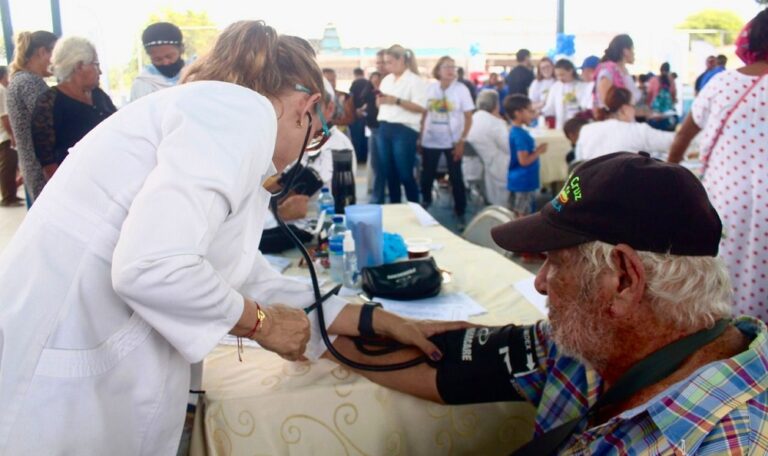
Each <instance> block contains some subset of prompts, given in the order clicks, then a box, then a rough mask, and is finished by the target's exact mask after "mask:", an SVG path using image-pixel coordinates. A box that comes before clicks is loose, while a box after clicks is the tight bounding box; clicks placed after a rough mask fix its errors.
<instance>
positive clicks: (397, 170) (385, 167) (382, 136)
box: [376, 122, 419, 203]
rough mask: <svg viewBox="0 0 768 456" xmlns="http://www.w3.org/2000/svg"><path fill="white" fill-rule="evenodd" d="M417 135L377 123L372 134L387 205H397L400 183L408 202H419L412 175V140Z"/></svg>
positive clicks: (400, 125)
mask: <svg viewBox="0 0 768 456" xmlns="http://www.w3.org/2000/svg"><path fill="white" fill-rule="evenodd" d="M418 137H419V133H418V132H416V130H413V129H411V128H408V127H406V126H405V125H403V124H398V123H389V122H381V123H380V124H379V131H378V132H377V134H376V139H377V141H376V148H377V151H376V153H377V154H378V155H377V161H378V163H377V165H378V167H379V169H380V170H381V171H382V175H383V176H386V182H387V188H388V189H389V202H390V203H399V202H400V199H401V192H400V184H401V183H402V185H403V187H405V196H406V198H408V201H411V202H414V203H418V202H419V186H418V184H417V183H416V177H415V176H414V165H415V163H416V140H417V139H418Z"/></svg>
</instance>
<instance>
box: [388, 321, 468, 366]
mask: <svg viewBox="0 0 768 456" xmlns="http://www.w3.org/2000/svg"><path fill="white" fill-rule="evenodd" d="M472 326H475V325H473V324H472V323H469V322H466V321H431V320H408V319H405V318H402V317H399V316H397V315H395V314H392V313H389V312H386V311H384V310H382V309H379V308H377V309H374V311H373V330H374V332H375V333H376V334H378V335H381V336H385V337H388V338H390V339H394V340H396V341H398V342H400V343H402V344H405V345H412V346H415V347H417V348H418V349H419V350H421V351H422V352H424V353H425V354H426V355H427V356H428V357H429V358H430V359H432V360H434V361H439V360H440V359H441V358H442V357H443V354H442V353H441V352H440V350H438V348H437V346H436V345H435V344H433V343H432V342H430V341H429V339H428V337H431V336H434V335H435V334H439V333H442V332H446V331H452V330H456V329H464V328H469V327H472Z"/></svg>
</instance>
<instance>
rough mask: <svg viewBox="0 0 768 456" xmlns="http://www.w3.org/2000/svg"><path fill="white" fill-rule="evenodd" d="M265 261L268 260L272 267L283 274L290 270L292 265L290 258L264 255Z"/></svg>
mask: <svg viewBox="0 0 768 456" xmlns="http://www.w3.org/2000/svg"><path fill="white" fill-rule="evenodd" d="M264 259H265V260H267V262H268V263H269V264H270V265H272V267H273V268H275V269H276V270H277V272H283V271H285V270H286V269H288V266H290V265H291V260H289V259H288V258H283V257H279V256H275V255H264Z"/></svg>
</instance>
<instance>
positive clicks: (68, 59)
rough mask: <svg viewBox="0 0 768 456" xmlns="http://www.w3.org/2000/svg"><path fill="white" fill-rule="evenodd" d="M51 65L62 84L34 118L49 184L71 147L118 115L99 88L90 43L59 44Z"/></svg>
mask: <svg viewBox="0 0 768 456" xmlns="http://www.w3.org/2000/svg"><path fill="white" fill-rule="evenodd" d="M51 63H52V67H53V74H54V75H55V76H56V79H58V80H59V81H60V82H59V84H58V85H57V86H56V87H52V88H51V89H50V90H48V91H47V92H46V93H44V94H43V95H41V96H40V98H38V100H37V107H36V108H35V112H34V114H33V116H32V138H33V140H34V144H35V155H36V156H37V159H38V161H39V162H40V165H41V166H42V167H43V174H44V175H45V178H46V180H49V179H50V178H51V177H52V176H53V173H54V172H56V169H57V168H58V167H59V165H61V162H62V161H64V159H65V158H66V157H67V155H68V154H69V148H70V147H72V146H74V145H75V144H76V143H77V142H78V141H80V139H81V138H82V137H83V136H85V134H86V133H88V132H89V131H91V130H92V129H93V127H95V126H96V125H98V124H99V123H100V122H101V121H102V120H104V119H106V118H107V117H109V116H110V115H111V114H112V113H114V112H115V111H117V108H115V105H114V104H112V99H110V98H109V95H107V94H106V93H105V92H104V91H103V90H101V89H100V88H99V75H101V69H100V68H99V60H98V56H97V55H96V48H94V47H93V44H91V43H90V42H89V41H88V40H86V39H85V38H79V37H69V38H64V39H62V40H59V42H58V43H56V47H54V48H53V57H52V58H51Z"/></svg>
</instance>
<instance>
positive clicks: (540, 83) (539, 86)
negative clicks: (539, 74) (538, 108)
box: [528, 78, 556, 103]
mask: <svg viewBox="0 0 768 456" xmlns="http://www.w3.org/2000/svg"><path fill="white" fill-rule="evenodd" d="M555 81H556V79H555V78H551V79H541V80H539V79H534V80H533V82H532V83H531V87H530V88H529V89H528V98H530V99H531V103H543V102H544V101H545V100H546V99H547V94H548V93H549V89H551V88H552V86H553V85H555Z"/></svg>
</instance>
